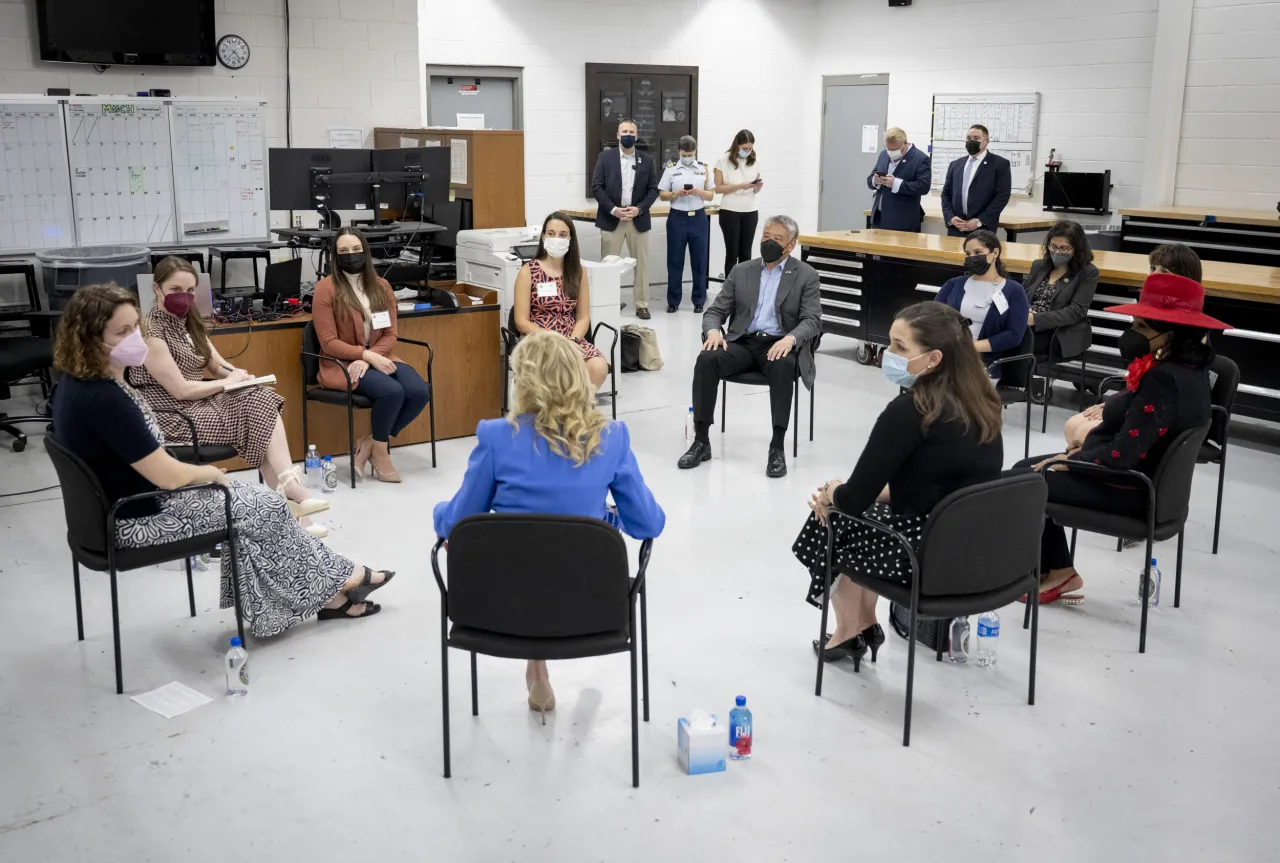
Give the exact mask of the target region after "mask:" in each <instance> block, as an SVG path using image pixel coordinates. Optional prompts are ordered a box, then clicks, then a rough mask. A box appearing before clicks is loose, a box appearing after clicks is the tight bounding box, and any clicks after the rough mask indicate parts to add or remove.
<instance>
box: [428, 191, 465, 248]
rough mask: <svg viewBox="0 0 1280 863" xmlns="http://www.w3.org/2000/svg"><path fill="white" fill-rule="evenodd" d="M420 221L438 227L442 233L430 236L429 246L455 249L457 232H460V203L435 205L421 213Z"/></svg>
mask: <svg viewBox="0 0 1280 863" xmlns="http://www.w3.org/2000/svg"><path fill="white" fill-rule="evenodd" d="M422 221H424V222H431V223H432V224H433V225H440V226H441V227H442V228H444V230H443V231H437V232H436V233H434V234H432V235H431V245H433V246H435V247H436V248H437V249H456V248H457V247H458V232H459V231H461V230H462V202H461V201H450V202H448V203H447V204H436V205H435V206H433V207H427V208H425V209H424V210H423V211H422Z"/></svg>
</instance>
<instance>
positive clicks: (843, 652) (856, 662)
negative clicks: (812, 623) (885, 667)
mask: <svg viewBox="0 0 1280 863" xmlns="http://www.w3.org/2000/svg"><path fill="white" fill-rule="evenodd" d="M830 640H831V636H830V635H825V636H823V640H822V641H818V640H817V639H816V638H815V639H814V640H813V652H814V653H818V652H819V651H821V653H822V661H823V662H839V661H840V660H841V659H852V660H853V670H854V672H855V673H856V672H858V671H859V670H860V666H861V665H862V657H864V656H866V655H867V640H866V639H865V638H863V637H862V636H861V635H855V636H854V637H853V638H850V639H849V640H848V641H844V642H841V643H840V644H837V645H836V646H835V647H829V648H824V647H823V646H822V645H823V644H825V643H826V642H828V641H830Z"/></svg>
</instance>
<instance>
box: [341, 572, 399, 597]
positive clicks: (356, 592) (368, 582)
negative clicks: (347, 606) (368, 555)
mask: <svg viewBox="0 0 1280 863" xmlns="http://www.w3.org/2000/svg"><path fill="white" fill-rule="evenodd" d="M375 572H380V573H382V576H383V578H382V581H379V582H377V583H374V581H373V574H374V573H375ZM395 576H396V574H395V573H394V572H392V571H391V570H389V569H369V567H367V566H366V567H365V568H364V580H363V581H361V582H360V583H359V584H357V585H356V586H355V587H353V588H352V589H351V590H349V591H347V596H349V597H351V601H352V602H364V600H365V597H367V596H368V595H369V594H371V593H373V592H374V591H375V590H377V589H378V588H380V587H385V586H386V584H387V582H389V581H391V579H393V578H395Z"/></svg>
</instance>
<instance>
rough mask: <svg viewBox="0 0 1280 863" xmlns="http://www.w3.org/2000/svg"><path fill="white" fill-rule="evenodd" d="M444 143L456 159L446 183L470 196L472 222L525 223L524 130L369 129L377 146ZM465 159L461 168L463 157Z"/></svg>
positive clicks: (454, 192) (455, 192)
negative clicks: (452, 171)
mask: <svg viewBox="0 0 1280 863" xmlns="http://www.w3.org/2000/svg"><path fill="white" fill-rule="evenodd" d="M435 142H438V144H439V146H442V147H449V148H450V152H451V154H452V157H453V159H454V160H456V162H457V164H456V167H455V169H454V177H453V180H455V181H456V182H451V183H450V184H449V189H450V191H451V193H452V195H453V196H454V197H455V198H459V199H462V200H466V201H469V202H470V204H471V206H470V207H469V209H470V224H469V225H468V226H467V227H471V228H518V227H521V226H523V225H524V224H525V212H524V132H522V131H519V130H516V131H511V130H505V129H485V130H479V129H387V128H376V129H374V130H373V146H374V147H376V148H377V149H379V150H394V149H398V148H405V147H423V146H430V145H431V144H432V143H435ZM464 160H465V168H464V166H463V161H464Z"/></svg>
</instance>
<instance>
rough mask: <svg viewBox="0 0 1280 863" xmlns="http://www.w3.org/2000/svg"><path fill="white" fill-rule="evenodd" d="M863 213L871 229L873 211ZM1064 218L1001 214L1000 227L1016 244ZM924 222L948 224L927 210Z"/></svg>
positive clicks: (1050, 215)
mask: <svg viewBox="0 0 1280 863" xmlns="http://www.w3.org/2000/svg"><path fill="white" fill-rule="evenodd" d="M862 213H863V215H864V216H866V217H867V228H871V211H870V210H863V211H862ZM1062 218H1063V217H1062V216H1058V215H1055V214H1053V213H1047V214H1045V215H1043V216H1020V215H1018V214H1017V213H1001V214H1000V227H1002V228H1004V232H1005V236H1007V237H1008V238H1009V242H1011V243H1016V242H1017V241H1018V233H1019V232H1026V231H1047V230H1049V229H1050V228H1052V227H1053V226H1054V225H1056V224H1057V223H1058V222H1059V221H1060V220H1061V219H1062ZM924 220H925V221H926V222H932V223H934V224H937V225H943V226H945V225H946V222H944V221H943V220H942V214H941V213H931V212H929V211H928V210H925V213H924Z"/></svg>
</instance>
